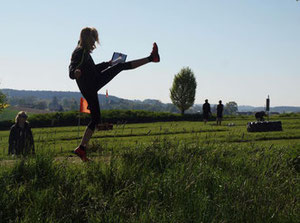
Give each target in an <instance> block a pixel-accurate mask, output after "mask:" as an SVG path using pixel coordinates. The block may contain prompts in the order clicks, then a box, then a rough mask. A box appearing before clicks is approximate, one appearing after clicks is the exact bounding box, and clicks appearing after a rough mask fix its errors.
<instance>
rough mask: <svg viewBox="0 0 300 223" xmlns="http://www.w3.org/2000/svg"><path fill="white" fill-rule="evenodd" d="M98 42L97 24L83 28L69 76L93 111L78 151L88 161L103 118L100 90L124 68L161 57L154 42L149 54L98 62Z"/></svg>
mask: <svg viewBox="0 0 300 223" xmlns="http://www.w3.org/2000/svg"><path fill="white" fill-rule="evenodd" d="M96 42H97V43H99V37H98V31H97V30H96V29H95V28H90V27H86V28H83V29H82V30H81V33H80V40H79V42H78V45H77V47H76V49H75V50H74V52H73V54H72V58H71V63H70V66H69V76H70V78H71V79H76V82H77V85H78V87H79V90H80V92H81V93H82V95H83V97H84V98H85V99H86V100H87V102H88V105H89V109H90V111H91V121H90V123H89V124H88V126H87V128H86V130H85V133H84V135H83V137H82V140H81V143H80V145H79V146H78V148H76V149H75V151H74V152H75V154H77V155H78V156H79V157H80V158H81V159H82V160H83V161H88V159H87V157H86V147H87V144H88V142H89V140H90V138H91V137H92V135H93V133H94V130H95V128H96V127H97V126H98V124H99V123H100V121H101V114H100V107H99V101H98V91H99V90H100V89H101V88H102V87H103V86H105V85H106V84H107V83H108V82H110V81H111V80H112V79H113V78H114V77H115V76H116V75H117V74H119V73H120V72H121V71H123V70H130V69H135V68H137V67H139V66H142V65H145V64H147V63H149V62H159V61H160V57H159V54H158V47H157V45H156V43H154V44H153V49H152V52H151V54H150V56H148V57H145V58H142V59H138V60H133V61H129V62H125V63H118V64H116V65H113V66H112V61H109V62H103V63H100V64H95V63H94V61H93V59H92V57H91V55H90V54H91V53H92V51H93V50H94V49H95V48H96V45H95V43H96Z"/></svg>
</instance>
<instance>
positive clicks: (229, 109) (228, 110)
mask: <svg viewBox="0 0 300 223" xmlns="http://www.w3.org/2000/svg"><path fill="white" fill-rule="evenodd" d="M237 112H238V105H237V103H236V102H234V101H230V102H228V103H226V105H225V108H224V113H225V114H226V115H235V114H236V113H237Z"/></svg>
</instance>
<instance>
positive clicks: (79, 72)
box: [74, 69, 81, 79]
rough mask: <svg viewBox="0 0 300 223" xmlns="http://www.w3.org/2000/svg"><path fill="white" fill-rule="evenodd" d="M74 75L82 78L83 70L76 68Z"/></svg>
mask: <svg viewBox="0 0 300 223" xmlns="http://www.w3.org/2000/svg"><path fill="white" fill-rule="evenodd" d="M74 76H75V78H76V79H78V78H80V76H81V70H80V69H76V70H75V72H74Z"/></svg>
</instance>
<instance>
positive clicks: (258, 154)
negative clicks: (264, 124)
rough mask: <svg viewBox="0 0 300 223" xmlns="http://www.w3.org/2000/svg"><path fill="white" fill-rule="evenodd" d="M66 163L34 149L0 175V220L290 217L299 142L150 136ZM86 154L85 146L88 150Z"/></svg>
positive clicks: (296, 191)
mask: <svg viewBox="0 0 300 223" xmlns="http://www.w3.org/2000/svg"><path fill="white" fill-rule="evenodd" d="M99 149H100V150H101V153H99V152H97V151H96V150H97V147H96V145H94V148H93V150H94V152H93V154H94V155H96V154H98V155H99V154H101V155H105V156H109V161H107V162H97V161H94V162H90V163H80V164H73V163H71V162H69V161H68V158H67V157H66V158H65V160H63V161H61V160H59V161H58V160H57V159H56V158H55V157H54V155H53V154H46V153H40V154H37V155H36V157H34V158H24V159H21V160H19V161H18V162H17V163H16V164H15V165H14V166H13V167H11V168H6V169H4V170H2V171H1V175H0V188H1V190H0V222H64V223H65V222H298V220H299V219H300V214H299V213H300V205H299V201H298V200H297V199H299V197H300V196H299V195H300V188H299V172H297V169H296V168H295V166H294V165H293V162H292V160H293V159H294V158H295V157H296V156H297V154H299V149H293V148H286V147H276V146H271V147H270V146H269V147H264V146H256V145H255V144H247V145H234V144H232V145H226V147H224V145H222V144H212V145H204V144H201V145H200V144H198V143H194V144H191V143H189V144H187V143H185V142H183V141H169V140H168V139H164V138H157V139H156V140H153V141H152V142H151V143H147V144H136V146H135V147H127V148H126V147H124V148H123V150H117V151H114V150H110V149H108V150H105V149H103V148H99ZM91 155H92V154H91Z"/></svg>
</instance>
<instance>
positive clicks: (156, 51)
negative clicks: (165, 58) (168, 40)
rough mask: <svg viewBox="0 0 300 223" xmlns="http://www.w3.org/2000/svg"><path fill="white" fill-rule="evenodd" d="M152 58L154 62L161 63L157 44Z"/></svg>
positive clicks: (154, 46) (153, 49)
mask: <svg viewBox="0 0 300 223" xmlns="http://www.w3.org/2000/svg"><path fill="white" fill-rule="evenodd" d="M151 57H152V62H155V63H158V62H159V61H160V58H159V54H158V47H157V44H156V43H153V48H152V52H151Z"/></svg>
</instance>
